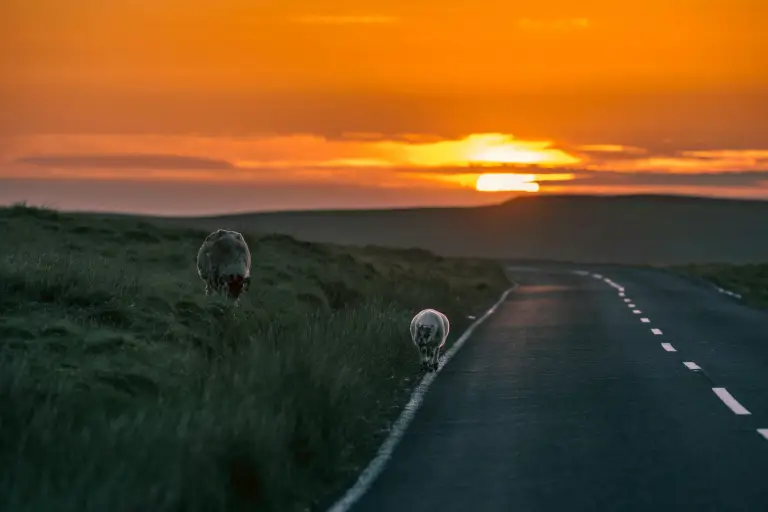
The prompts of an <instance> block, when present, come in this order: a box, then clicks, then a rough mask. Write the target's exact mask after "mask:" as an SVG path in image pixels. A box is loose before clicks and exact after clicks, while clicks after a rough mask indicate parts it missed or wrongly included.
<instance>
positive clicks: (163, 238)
mask: <svg viewBox="0 0 768 512" xmlns="http://www.w3.org/2000/svg"><path fill="white" fill-rule="evenodd" d="M222 227H226V226H222ZM0 232H1V233H3V235H2V244H0V396H1V397H2V400H0V467H2V468H3V471H2V472H0V509H2V510H4V511H8V512H16V511H41V512H42V511H46V512H48V511H52V510H56V511H61V512H69V511H72V512H74V511H78V512H84V511H94V512H95V511H99V512H101V511H104V510H111V511H115V512H122V511H126V512H128V511H131V512H133V511H139V510H152V511H153V512H163V511H174V512H179V511H197V510H199V511H211V510H221V511H227V510H266V511H272V510H279V511H293V510H305V509H306V508H307V507H310V506H311V505H312V504H313V502H316V501H317V500H323V499H325V498H327V497H328V495H329V493H334V492H336V491H338V490H340V489H342V488H343V487H344V486H345V485H346V484H347V483H349V480H350V479H351V478H353V477H354V475H355V474H356V473H357V472H358V471H359V470H360V469H361V468H362V467H364V466H365V464H366V463H367V462H368V460H369V459H370V457H371V456H372V455H373V453H374V452H375V449H376V447H377V446H378V444H379V442H380V441H381V439H382V438H383V436H384V435H385V434H386V428H387V426H388V424H389V422H391V421H392V420H394V418H395V417H396V416H397V414H398V412H399V407H400V406H401V405H402V404H403V401H404V399H405V398H406V397H407V391H408V389H409V388H410V387H411V386H412V384H413V383H415V381H416V379H417V378H418V376H419V361H418V357H417V353H416V349H415V348H414V347H413V345H412V344H411V342H410V338H409V334H408V324H409V322H410V319H411V317H412V316H413V314H415V313H416V312H417V311H418V310H420V309H422V308H424V307H435V308H438V309H441V310H443V311H444V312H445V313H446V314H447V315H448V316H449V318H450V319H451V321H452V333H451V339H450V341H452V340H453V339H455V338H456V337H457V336H458V335H459V334H460V333H461V331H462V330H463V329H464V328H465V327H466V326H467V325H468V324H469V323H470V322H471V320H469V319H467V315H475V316H476V315H478V314H480V313H482V311H484V310H485V309H486V308H487V307H488V306H490V305H491V304H492V303H493V302H495V300H496V299H497V298H498V296H499V295H500V294H501V293H502V291H503V290H504V289H505V288H507V287H508V286H509V284H508V282H507V281H506V278H505V277H504V275H503V273H502V271H501V269H500V268H499V266H498V265H496V264H493V263H490V262H483V261H473V260H454V259H443V258H439V257H436V256H433V255H431V254H430V253H427V252H423V251H418V250H411V251H407V250H388V249H382V248H366V249H351V248H344V247H340V246H331V245H321V244H311V243H305V242H300V241H297V240H294V239H292V238H290V237H286V236H280V235H264V236H259V235H257V234H246V240H247V241H248V243H249V245H250V247H251V250H252V252H253V260H254V265H253V269H252V274H253V286H252V288H251V289H250V290H249V292H248V293H247V294H246V296H245V297H244V298H243V300H242V301H241V304H240V307H239V308H235V309H233V308H231V307H230V306H229V305H228V304H227V303H226V302H225V301H224V300H222V299H218V298H215V297H205V296H204V295H203V285H202V282H201V281H200V280H199V278H198V277H197V274H196V271H195V256H196V253H197V249H198V247H199V246H200V244H201V242H202V240H203V238H204V237H205V235H206V234H207V233H206V232H202V231H196V230H190V229H186V230H185V229H165V228H159V227H156V226H152V225H149V224H146V223H142V222H139V221H137V220H133V219H130V218H128V219H104V218H99V217H96V216H87V215H66V214H60V213H58V212H55V211H51V210H44V209H33V208H26V207H23V206H18V207H13V208H4V209H0Z"/></svg>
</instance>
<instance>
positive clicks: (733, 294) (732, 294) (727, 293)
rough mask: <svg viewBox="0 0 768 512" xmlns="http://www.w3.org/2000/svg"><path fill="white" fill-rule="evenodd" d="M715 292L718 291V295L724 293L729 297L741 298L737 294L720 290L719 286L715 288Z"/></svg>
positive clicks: (723, 289)
mask: <svg viewBox="0 0 768 512" xmlns="http://www.w3.org/2000/svg"><path fill="white" fill-rule="evenodd" d="M717 291H719V292H720V293H724V294H726V295H730V296H731V297H735V298H737V299H740V298H741V295H739V294H738V293H734V292H732V291H730V290H726V289H725V288H720V287H719V286H718V287H717Z"/></svg>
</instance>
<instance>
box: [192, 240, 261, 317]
mask: <svg viewBox="0 0 768 512" xmlns="http://www.w3.org/2000/svg"><path fill="white" fill-rule="evenodd" d="M197 273H198V275H199V276H200V279H202V280H203V282H204V283H205V294H206V295H210V294H211V293H219V294H221V295H224V296H225V297H229V298H231V299H234V300H235V303H237V301H238V299H239V297H240V295H241V294H242V293H243V292H244V291H246V290H247V289H248V285H249V284H250V281H251V251H250V249H249V248H248V244H247V243H246V242H245V239H244V238H243V235H241V234H240V233H238V232H237V231H229V230H226V229H218V230H216V231H214V232H213V233H211V234H210V235H208V236H207V237H206V238H205V241H204V242H203V245H202V246H201V247H200V250H199V251H197Z"/></svg>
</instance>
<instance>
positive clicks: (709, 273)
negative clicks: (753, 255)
mask: <svg viewBox="0 0 768 512" xmlns="http://www.w3.org/2000/svg"><path fill="white" fill-rule="evenodd" d="M672 268H673V270H676V271H678V272H681V273H683V274H686V275H689V276H694V277H698V278H703V279H706V280H708V281H710V282H712V283H714V284H716V285H717V286H719V287H721V288H724V289H726V290H729V291H732V292H734V293H738V294H739V295H741V296H742V299H743V300H744V301H746V302H747V303H749V304H751V305H753V306H757V307H768V263H759V264H748V265H734V264H727V263H713V264H690V265H681V266H677V267H672Z"/></svg>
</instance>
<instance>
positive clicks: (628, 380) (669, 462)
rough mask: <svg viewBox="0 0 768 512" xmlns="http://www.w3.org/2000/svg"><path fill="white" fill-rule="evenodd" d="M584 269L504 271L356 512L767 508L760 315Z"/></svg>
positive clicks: (670, 285) (648, 278) (701, 290)
mask: <svg viewBox="0 0 768 512" xmlns="http://www.w3.org/2000/svg"><path fill="white" fill-rule="evenodd" d="M587 270H589V272H588V273H587V274H586V275H577V274H576V273H574V272H573V271H571V270H567V269H557V268H550V269H546V268H544V269H539V270H538V271H527V272H526V271H525V269H521V268H518V269H516V270H512V271H511V272H512V274H513V277H514V278H515V280H517V281H518V282H519V283H520V287H519V288H518V289H517V290H516V291H514V292H513V293H512V294H511V295H510V296H509V297H508V299H507V301H506V302H505V303H504V304H503V305H502V306H500V307H499V309H498V310H497V311H496V313H495V314H494V315H493V316H491V317H490V318H488V320H487V321H486V322H485V323H484V324H482V325H481V327H480V328H478V330H477V331H475V333H474V334H473V336H472V338H471V339H470V340H469V341H468V342H467V343H466V344H465V345H464V347H463V348H462V349H461V351H459V352H458V353H457V354H456V356H455V357H454V358H453V359H452V360H451V361H450V362H449V363H448V364H447V365H446V366H445V367H444V368H443V369H442V370H441V373H440V374H439V376H438V378H437V379H436V380H435V381H434V382H433V383H432V386H431V387H430V388H429V390H428V392H427V394H426V396H425V398H424V402H423V404H422V406H421V408H420V409H419V411H418V412H417V413H416V415H415V417H414V419H413V421H412V423H411V424H410V426H409V427H408V429H407V430H406V432H405V434H404V436H403V437H402V439H401V441H400V442H399V444H398V445H397V446H396V448H395V450H394V452H393V454H392V458H391V459H390V460H389V462H388V463H387V464H386V466H385V467H384V470H383V471H382V473H381V474H380V475H379V476H378V478H377V479H376V480H375V481H374V482H373V484H372V485H371V487H370V488H369V490H368V491H367V492H366V493H365V494H364V495H363V496H362V497H361V498H360V499H359V500H358V501H357V502H356V503H355V504H354V505H353V506H352V507H351V509H350V510H352V511H353V512H385V511H386V512H409V511H424V512H433V511H434V512H437V511H439V512H449V511H456V512H484V511H489V512H491V511H515V512H517V511H519V512H537V511H561V510H567V511H568V512H575V511H590V512H594V511H617V512H619V511H620V512H629V511H653V512H661V511H688V510H690V511H696V512H702V511H718V512H741V511H749V512H760V511H768V430H762V429H768V314H766V313H764V312H760V311H757V310H754V309H750V308H747V307H746V306H743V305H741V304H739V303H738V301H737V300H735V299H734V298H732V297H730V296H727V295H725V294H721V293H718V292H717V291H716V290H714V288H712V287H708V286H703V285H699V284H696V283H692V282H689V281H688V280H685V279H682V278H679V277H675V276H672V275H670V274H667V273H664V272H661V271H657V270H651V269H632V268H622V267H591V268H587ZM620 287H623V289H624V291H623V292H622V291H621V289H620Z"/></svg>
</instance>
